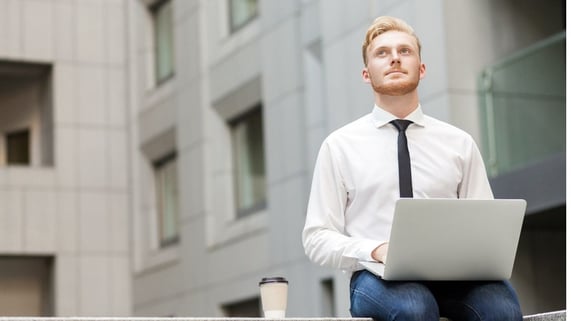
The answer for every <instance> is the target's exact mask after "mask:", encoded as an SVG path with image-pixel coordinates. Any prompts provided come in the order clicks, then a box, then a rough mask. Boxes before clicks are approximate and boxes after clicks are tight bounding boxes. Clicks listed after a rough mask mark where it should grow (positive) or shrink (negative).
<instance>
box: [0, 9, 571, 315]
mask: <svg viewBox="0 0 571 321" xmlns="http://www.w3.org/2000/svg"><path fill="white" fill-rule="evenodd" d="M2 15H3V16H2ZM379 15H394V16H397V17H400V18H402V19H404V20H406V21H408V22H409V23H410V24H411V25H412V26H413V27H414V28H415V30H416V32H417V33H418V35H419V37H420V39H421V42H422V45H423V49H422V59H423V61H424V62H425V63H426V65H427V76H426V78H425V79H424V80H423V81H422V82H421V86H420V99H421V103H422V107H423V109H424V111H425V113H427V114H429V115H431V116H434V117H436V118H439V119H441V120H444V121H447V122H450V123H452V124H453V125H456V126H458V127H460V128H463V129H464V130H466V131H467V132H469V133H470V134H472V135H473V137H474V138H475V140H476V142H477V143H478V144H479V146H480V148H481V149H482V152H483V154H484V156H485V158H486V163H487V166H489V173H490V177H491V182H492V187H493V189H494V192H495V194H496V196H497V197H523V198H526V199H527V200H528V213H527V216H526V222H525V226H524V231H523V233H522V239H521V241H520V248H519V250H518V257H517V259H516V266H515V269H514V276H513V278H512V280H513V283H514V285H515V287H516V289H517V291H518V293H519V294H520V299H521V302H522V306H523V308H524V312H525V313H526V314H529V313H535V312H543V311H551V310H556V309H561V308H564V306H565V178H564V176H565V175H564V173H565V156H564V151H565V144H564V143H565V138H564V137H562V138H561V137H560V136H561V133H563V134H564V132H565V122H564V118H565V117H564V116H565V91H564V83H565V79H564V72H563V76H561V75H560V71H561V70H562V69H561V68H563V70H564V67H565V58H564V55H563V56H561V55H560V52H561V49H560V47H561V45H562V46H563V48H564V47H565V45H564V44H565V2H564V1H561V0H550V1H547V2H545V3H542V5H541V6H539V5H537V4H536V3H535V2H534V1H515V0H501V1H497V0H494V1H492V0H486V1H470V0H465V1H452V0H429V1H426V0H422V1H420V0H406V1H387V0H384V1H383V0H357V1H349V0H331V1H324V0H292V1H270V0H257V1H255V0H170V1H168V0H167V1H165V0H82V1H73V0H21V1H16V0H3V1H1V2H0V23H2V24H3V27H0V32H3V34H2V37H0V38H3V39H7V41H5V42H3V44H0V76H1V77H3V78H2V79H0V112H1V113H2V114H1V115H0V129H2V130H3V131H2V132H3V135H4V136H3V138H2V141H1V143H0V147H2V146H15V147H13V148H11V147H6V148H5V149H4V150H5V151H6V152H5V154H6V155H7V156H4V155H3V154H0V164H3V166H2V167H0V199H2V201H0V217H1V218H2V219H1V220H2V222H7V223H6V224H2V231H3V232H2V233H0V284H3V283H2V282H3V281H4V282H6V284H7V283H8V282H9V280H12V279H14V278H13V277H12V276H13V275H14V273H17V272H18V271H19V273H21V274H22V273H25V272H24V271H30V272H29V273H28V274H27V275H28V278H34V277H35V278H36V279H35V280H36V281H34V282H35V283H34V282H31V283H30V282H29V283H28V284H32V283H33V284H36V286H32V289H30V290H29V291H28V292H26V293H32V294H28V295H29V296H34V295H35V296H34V298H40V299H37V300H36V301H38V302H40V303H36V307H37V306H40V307H43V308H36V310H37V311H38V314H44V315H59V316H64V315H92V316H100V315H135V316H212V317H217V316H257V315H259V313H260V310H259V290H258V281H259V280H260V279H261V278H262V277H264V276H275V275H280V276H284V277H286V278H287V279H288V280H289V281H290V294H289V303H288V315H289V316H347V315H349V311H348V307H349V303H348V277H347V276H346V275H344V274H342V273H340V272H339V271H333V270H330V269H327V268H322V267H318V266H315V265H314V264H312V263H310V262H309V261H308V259H307V258H306V256H305V254H304V252H303V248H302V245H301V230H302V227H303V224H304V221H305V210H306V205H307V199H308V194H309V187H310V183H311V178H312V173H313V166H314V162H315V158H316V155H317V151H318V149H319V147H320V144H321V142H322V140H323V139H324V138H325V137H326V136H327V134H328V133H330V132H331V131H333V130H335V129H336V128H338V127H340V126H342V125H344V124H345V123H347V122H349V121H351V120H353V119H356V118H358V117H360V116H361V115H363V114H365V113H368V112H370V110H371V108H372V107H373V96H372V94H371V90H370V88H369V86H368V85H367V84H365V83H363V81H362V80H361V69H362V61H361V43H362V41H363V37H364V34H365V31H366V28H367V27H368V25H369V24H370V23H371V21H372V20H373V19H374V18H375V17H377V16H379ZM563 52H564V50H563ZM538 61H539V62H541V61H543V62H545V66H544V67H543V68H539V70H538V69H537V67H538V66H540V67H541V66H542V65H541V64H540V63H539V62H538ZM547 62H549V63H547ZM558 71H559V72H558ZM15 79H16V80H15ZM547 81H550V82H551V83H552V84H554V85H553V86H548V87H549V88H543V87H542V86H540V85H538V84H543V83H545V82H547ZM512 84H515V85H513V86H511V87H510V85H512ZM560 85H561V86H560ZM560 87H561V88H563V89H561V88H560ZM14 88H16V89H17V90H15V89H14ZM529 88H533V89H536V91H533V90H531V89H529ZM523 90H525V91H523ZM522 91H523V92H522ZM522 95H523V96H522ZM46 97H47V98H46ZM521 97H523V98H521ZM520 98H521V99H520ZM518 99H520V100H521V101H518ZM38 101H39V103H38ZM22 104H23V105H26V106H28V107H27V109H25V110H26V111H25V112H24V115H23V116H22V115H21V114H22V112H21V110H19V109H17V108H16V107H10V106H19V105H22ZM5 106H7V107H5ZM514 106H516V107H518V106H522V108H520V109H515V110H514V109H513V108H514ZM523 107H525V108H523ZM506 113H507V114H508V115H509V116H514V117H515V118H514V119H515V120H514V121H511V118H509V119H508V120H510V121H509V122H511V123H515V124H519V125H521V126H520V127H516V128H515V129H513V130H512V131H502V128H504V127H501V126H499V127H497V126H498V124H500V125H501V123H502V122H505V121H506V118H505V114H506ZM544 116H545V119H547V118H549V119H553V121H555V122H556V125H555V126H551V129H549V130H548V133H549V134H545V135H534V137H538V136H539V140H538V142H539V143H537V142H535V141H534V146H536V145H539V146H547V147H545V148H543V149H538V148H533V147H529V146H526V144H527V143H529V142H530V141H529V139H532V137H530V138H528V137H522V136H521V135H520V134H521V133H522V130H521V128H524V129H525V128H533V130H534V131H533V132H545V131H544V130H543V129H544V127H546V125H545V124H538V125H536V124H535V123H531V122H530V119H543V118H542V117H544ZM5 119H10V121H3V120H5ZM558 120H559V122H557V121H558ZM561 120H563V122H562V123H561ZM14 124H16V125H17V126H16V125H14ZM21 124H24V125H25V126H24V125H21ZM547 127H548V126H547ZM22 128H24V129H27V131H24V132H23V134H22V131H21V129H22ZM510 128H511V127H510ZM518 130H519V131H518ZM26 133H27V134H26ZM26 135H27V136H26ZM563 136H564V135H563ZM553 137H554V138H556V139H555V140H556V143H553V144H547V143H545V141H547V138H553ZM541 139H544V140H541ZM557 139H559V140H557ZM522 140H523V142H522ZM22 141H24V142H28V143H27V144H29V145H30V146H31V147H30V148H28V149H26V150H29V151H31V152H29V153H28V154H29V155H28V154H26V153H23V152H21V148H20V149H19V148H18V146H21V144H22V143H21V142H22ZM549 141H552V140H549ZM530 145H531V144H530ZM506 146H507V147H506ZM508 147H509V148H512V147H513V150H512V149H509V148H508ZM506 151H508V152H506ZM0 153H4V151H2V152H0ZM10 155H14V156H10ZM506 155H507V156H506ZM510 155H511V156H510ZM29 260H32V262H30V261H29ZM3 261H4V263H3ZM23 267H26V268H25V269H24V268H23ZM13 287H14V288H16V289H20V288H22V285H15V286H13ZM16 292H17V291H16V290H15V291H14V293H16ZM34 293H35V294H34ZM1 296H2V294H0V298H1ZM11 297H14V296H11ZM0 301H2V300H0ZM32 301H33V300H29V302H32ZM33 302H35V301H33ZM1 307H2V306H1V303H0V311H1Z"/></svg>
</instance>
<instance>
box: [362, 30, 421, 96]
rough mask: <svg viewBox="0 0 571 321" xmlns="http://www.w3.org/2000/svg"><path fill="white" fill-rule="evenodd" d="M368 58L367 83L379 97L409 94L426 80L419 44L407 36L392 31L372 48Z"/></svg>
mask: <svg viewBox="0 0 571 321" xmlns="http://www.w3.org/2000/svg"><path fill="white" fill-rule="evenodd" d="M367 57H368V61H367V66H366V67H365V68H363V72H362V74H363V80H364V81H365V82H368V83H370V84H371V86H372V87H373V90H375V91H376V92H377V93H379V94H382V95H388V96H402V95H405V94H408V93H410V92H412V91H414V90H415V89H416V87H417V86H418V83H419V81H420V79H422V78H424V73H425V70H426V67H425V65H424V64H423V63H421V61H420V55H419V52H418V46H417V44H416V40H415V38H414V37H413V36H411V35H409V34H407V33H404V32H401V31H388V32H385V33H383V34H380V35H379V36H377V37H375V39H373V41H372V42H371V44H370V45H369V48H368V50H367Z"/></svg>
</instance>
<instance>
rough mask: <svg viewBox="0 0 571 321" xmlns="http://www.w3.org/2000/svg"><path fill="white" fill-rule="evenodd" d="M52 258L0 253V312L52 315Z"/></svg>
mask: <svg viewBox="0 0 571 321" xmlns="http://www.w3.org/2000/svg"><path fill="white" fill-rule="evenodd" d="M53 272H54V271H53V258H52V257H42V256H30V257H28V256H0V289H2V291H0V315H1V316H30V317H33V316H38V317H40V316H41V317H50V316H53V315H54V313H53V311H54V309H53V303H54V302H53V293H54V292H53Z"/></svg>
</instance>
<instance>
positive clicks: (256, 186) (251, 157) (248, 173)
mask: <svg viewBox="0 0 571 321" xmlns="http://www.w3.org/2000/svg"><path fill="white" fill-rule="evenodd" d="M230 128H231V135H232V149H233V166H234V186H235V198H236V205H237V216H238V218H241V217H244V216H247V215H249V214H252V213H254V212H256V211H259V210H261V209H263V208H265V207H266V166H265V160H264V155H265V153H264V133H263V125H262V106H261V105H258V106H257V107H255V108H253V109H252V110H250V111H248V112H246V113H245V114H243V115H241V116H239V117H237V118H236V119H234V120H233V121H231V122H230Z"/></svg>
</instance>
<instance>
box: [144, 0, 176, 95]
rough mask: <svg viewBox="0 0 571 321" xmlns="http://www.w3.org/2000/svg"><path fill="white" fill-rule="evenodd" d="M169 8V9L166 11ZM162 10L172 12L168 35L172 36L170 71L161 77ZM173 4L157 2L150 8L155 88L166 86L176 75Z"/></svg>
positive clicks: (169, 0)
mask: <svg viewBox="0 0 571 321" xmlns="http://www.w3.org/2000/svg"><path fill="white" fill-rule="evenodd" d="M167 6H169V8H167V9H165V8H166V7H167ZM161 10H170V14H169V16H170V23H169V25H168V26H169V30H168V35H169V36H170V39H169V40H170V41H169V45H170V51H171V52H170V55H171V57H170V61H171V64H170V70H169V71H168V73H166V74H165V75H164V76H161V75H160V72H159V69H160V67H159V66H160V65H161V58H162V55H161V54H160V52H161V51H160V48H161V46H160V39H161V38H162V37H160V35H159V21H158V20H159V15H160V13H161ZM173 10H174V9H173V2H172V0H160V1H157V2H155V3H153V4H152V5H151V6H150V7H149V11H150V15H151V25H152V33H153V34H152V39H153V58H154V59H153V65H154V66H153V71H154V79H153V80H154V83H155V86H157V87H159V86H160V85H162V84H164V83H165V82H168V81H169V80H170V79H172V78H173V77H174V75H175V65H176V64H175V58H176V57H175V39H174V38H175V35H174V13H173Z"/></svg>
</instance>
